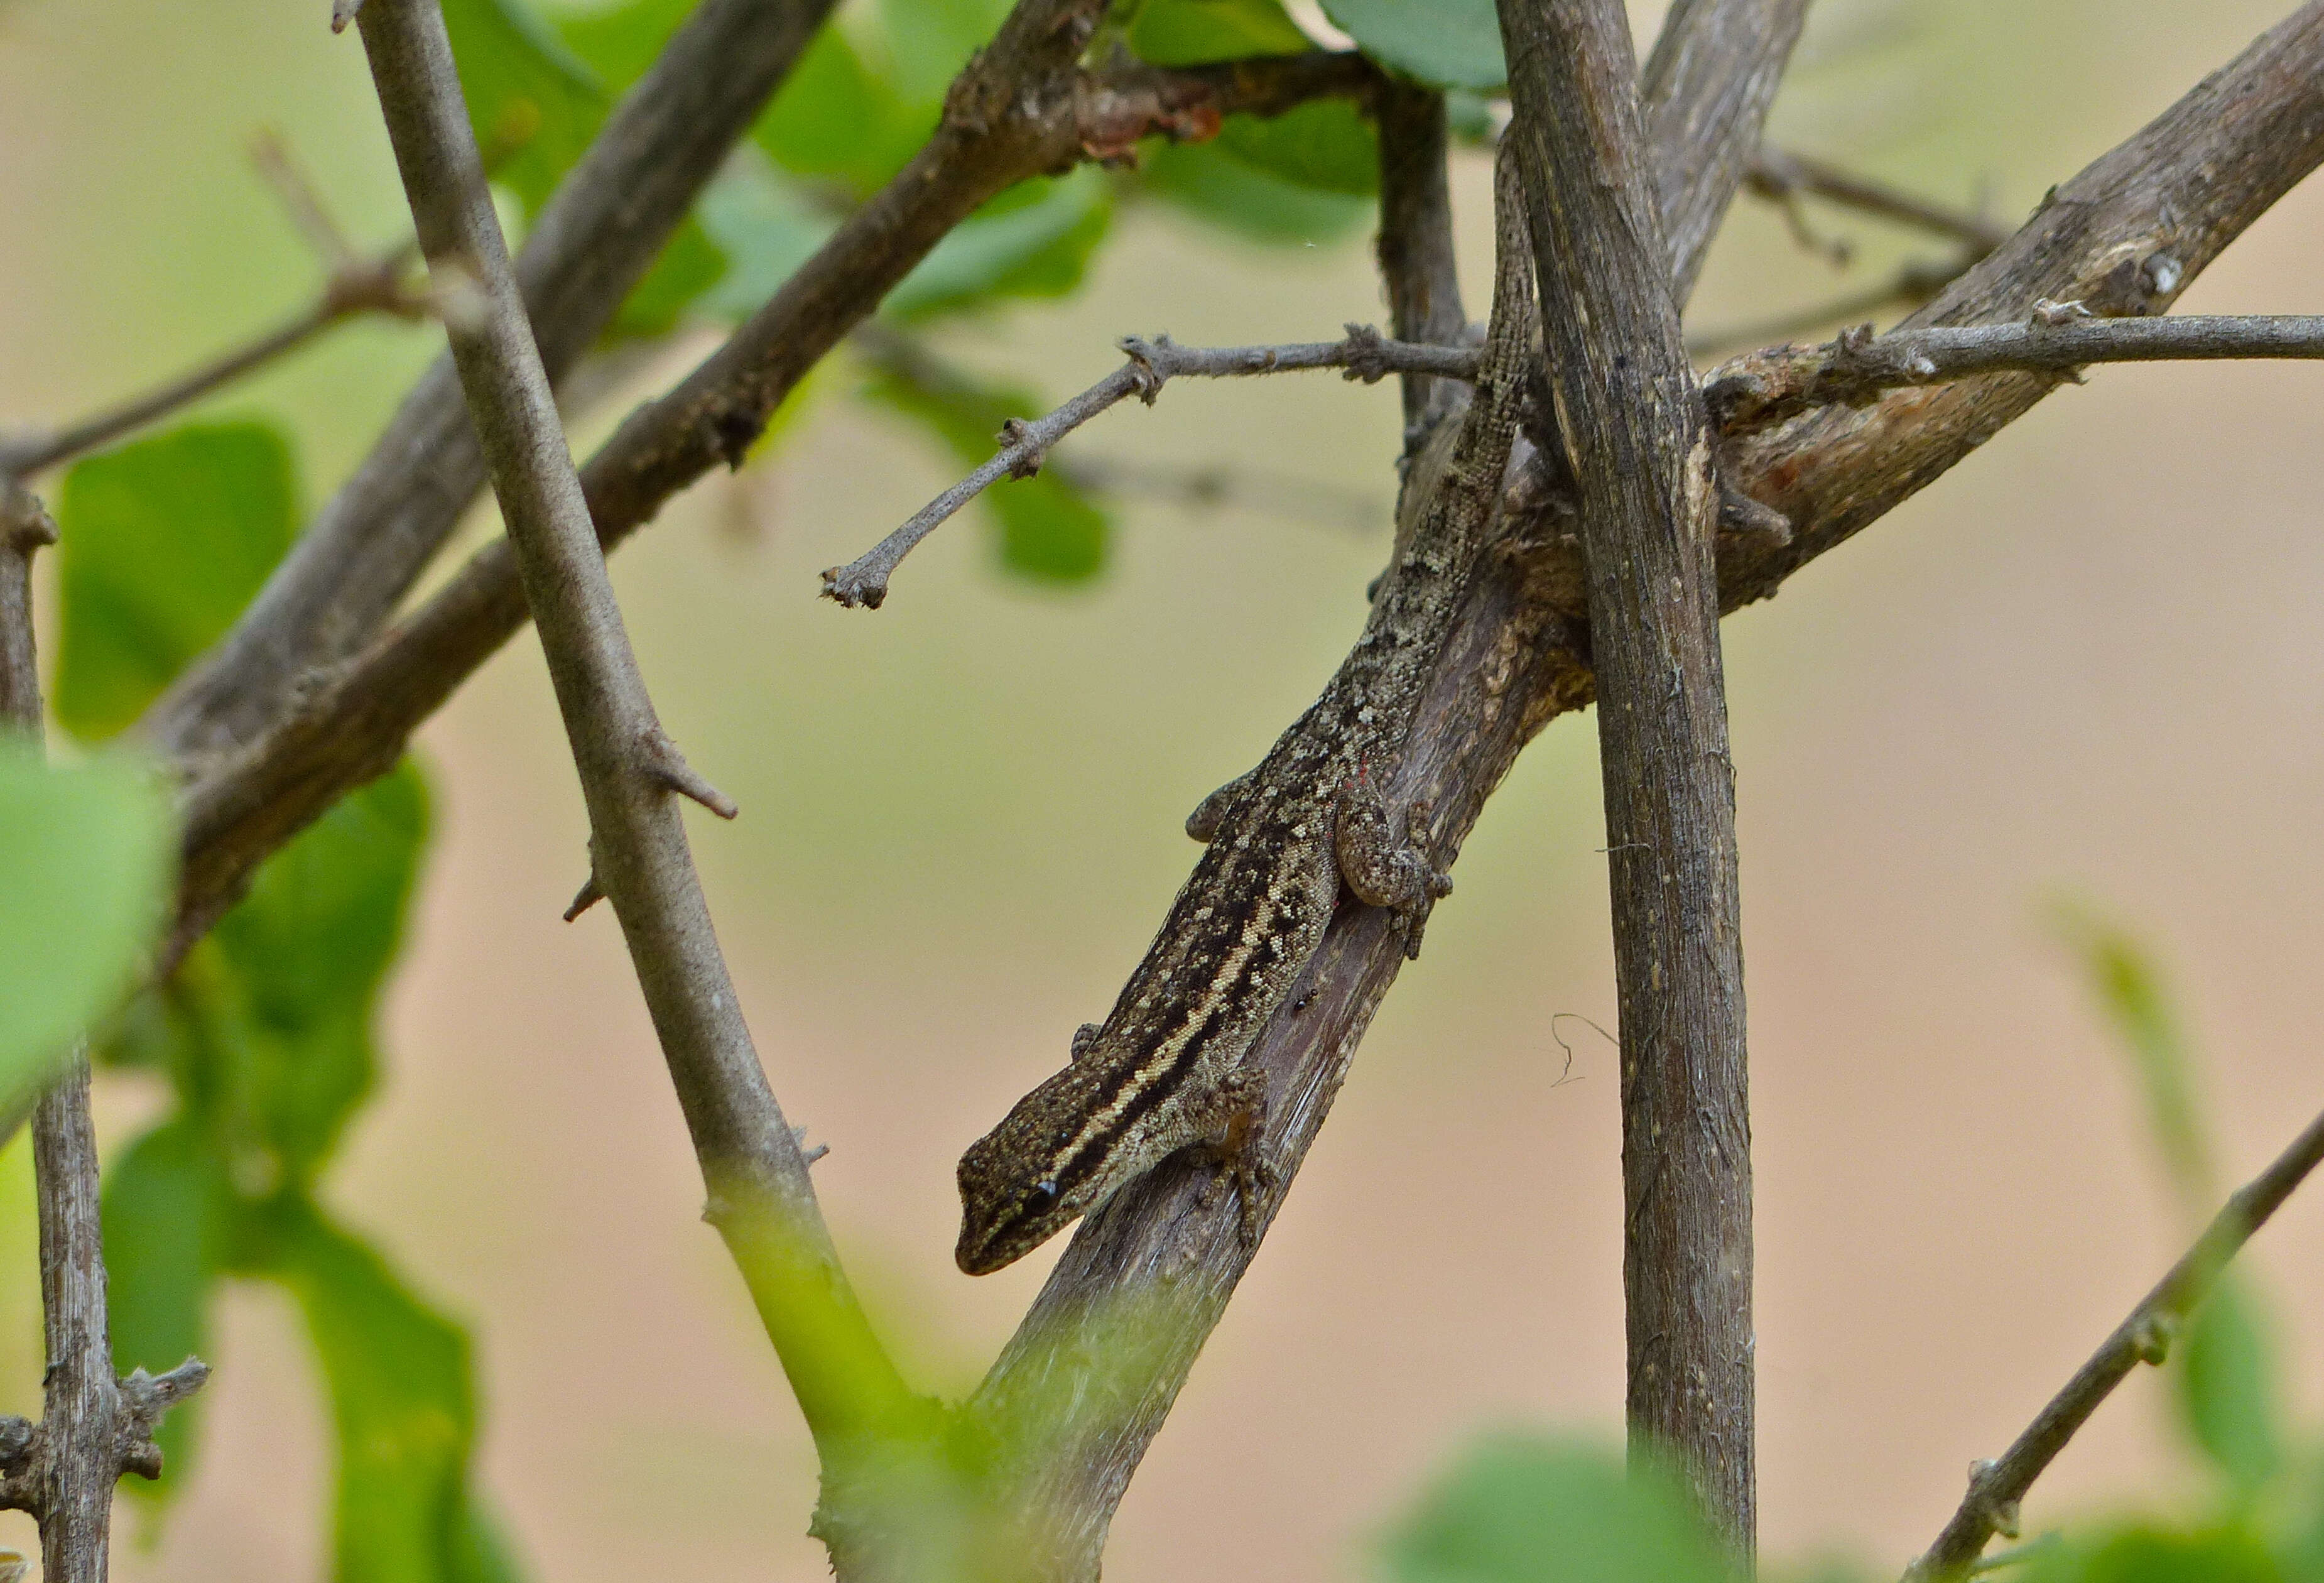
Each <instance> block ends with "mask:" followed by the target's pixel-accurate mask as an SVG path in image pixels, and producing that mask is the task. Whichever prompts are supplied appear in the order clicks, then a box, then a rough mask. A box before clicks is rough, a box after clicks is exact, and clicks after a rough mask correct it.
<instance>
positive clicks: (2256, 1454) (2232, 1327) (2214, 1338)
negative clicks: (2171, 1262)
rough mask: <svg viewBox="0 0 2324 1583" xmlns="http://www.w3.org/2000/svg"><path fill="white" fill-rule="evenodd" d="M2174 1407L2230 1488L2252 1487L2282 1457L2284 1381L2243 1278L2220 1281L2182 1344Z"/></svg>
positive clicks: (2249, 1489)
mask: <svg viewBox="0 0 2324 1583" xmlns="http://www.w3.org/2000/svg"><path fill="white" fill-rule="evenodd" d="M2178 1384H2179V1402H2180V1407H2181V1411H2182V1412H2184V1413H2185V1414H2186V1420H2187V1428H2188V1430H2189V1432H2190V1433H2191V1434H2192V1435H2193V1436H2194V1439H2195V1443H2196V1444H2197V1445H2199V1446H2200V1447H2202V1448H2203V1449H2204V1451H2205V1452H2206V1453H2207V1454H2208V1455H2209V1457H2210V1458H2211V1460H2212V1461H2213V1462H2214V1463H2215V1464H2217V1465H2218V1468H2219V1470H2220V1471H2221V1472H2222V1473H2224V1474H2226V1475H2227V1478H2228V1479H2229V1481H2230V1482H2231V1483H2233V1485H2234V1486H2235V1487H2236V1489H2237V1490H2239V1491H2241V1492H2242V1493H2244V1494H2246V1495H2249V1494H2251V1493H2253V1492H2255V1491H2256V1490H2257V1489H2258V1488H2259V1487H2260V1486H2262V1485H2264V1484H2265V1483H2266V1482H2267V1481H2268V1480H2269V1479H2270V1478H2271V1477H2273V1476H2274V1474H2275V1471H2276V1469H2277V1468H2278V1467H2280V1466H2282V1460H2283V1449H2282V1448H2283V1433H2282V1426H2281V1425H2280V1423H2279V1422H2278V1411H2279V1410H2278V1400H2279V1398H2280V1396H2281V1394H2282V1385H2281V1384H2280V1383H2279V1381H2278V1377H2277V1371H2276V1367H2275V1360H2274V1357H2273V1349H2272V1348H2271V1347H2270V1346H2269V1344H2268V1335H2267V1326H2266V1322H2265V1317H2264V1314H2263V1313H2262V1312H2261V1307H2260V1302H2259V1299H2258V1297H2257V1295H2256V1294H2255V1292H2254V1291H2253V1290H2252V1288H2251V1287H2250V1285H2249V1284H2248V1283H2247V1282H2242V1281H2238V1280H2236V1278H2235V1277H2234V1276H2233V1275H2232V1274H2229V1275H2228V1276H2227V1277H2226V1278H2225V1279H2223V1280H2221V1282H2219V1285H2218V1290H2217V1291H2214V1292H2212V1294H2211V1297H2210V1300H2209V1301H2207V1302H2206V1303H2205V1304H2204V1305H2203V1307H2202V1308H2201V1309H2200V1310H2198V1312H2197V1313H2196V1315H2195V1319H2194V1323H2193V1324H2192V1325H2191V1326H2190V1327H2189V1328H2188V1332H2187V1338H2186V1340H2185V1341H2184V1342H2183V1343H2182V1344H2181V1348H2180V1366H2179V1369H2178Z"/></svg>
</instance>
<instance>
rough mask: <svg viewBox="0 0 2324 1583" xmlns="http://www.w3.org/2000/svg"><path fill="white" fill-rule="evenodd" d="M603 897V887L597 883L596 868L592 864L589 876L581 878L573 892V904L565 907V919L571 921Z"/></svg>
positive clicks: (602, 899)
mask: <svg viewBox="0 0 2324 1583" xmlns="http://www.w3.org/2000/svg"><path fill="white" fill-rule="evenodd" d="M604 899H605V890H604V886H603V885H600V884H598V883H597V870H596V868H595V866H591V868H590V870H589V877H588V878H587V879H586V880H583V881H582V882H581V888H580V889H579V890H577V891H576V892H574V893H573V904H572V905H571V906H569V907H567V908H566V909H565V921H566V922H567V923H570V922H572V921H574V920H575V919H576V918H578V917H580V916H581V914H583V913H584V912H587V911H588V910H589V909H590V908H592V907H594V906H595V905H596V904H597V903H600V902H602V901H604Z"/></svg>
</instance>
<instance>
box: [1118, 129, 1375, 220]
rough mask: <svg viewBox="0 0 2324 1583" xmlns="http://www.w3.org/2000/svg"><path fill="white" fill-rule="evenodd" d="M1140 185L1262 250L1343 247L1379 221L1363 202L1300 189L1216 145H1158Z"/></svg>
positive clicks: (1146, 162) (1147, 157)
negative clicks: (1296, 245) (1293, 245)
mask: <svg viewBox="0 0 2324 1583" xmlns="http://www.w3.org/2000/svg"><path fill="white" fill-rule="evenodd" d="M1140 180H1141V181H1142V183H1143V184H1144V186H1145V187H1146V188H1147V190H1149V191H1151V192H1153V193H1154V194H1155V195H1156V196H1157V197H1160V198H1163V199H1167V200H1168V201H1169V202H1171V203H1172V204H1175V205H1176V206H1177V207H1178V208H1183V209H1185V210H1186V211H1187V212H1188V213H1190V214H1193V215H1195V216H1197V217H1199V218H1202V219H1204V220H1207V221H1209V222H1211V223H1212V224H1213V225H1216V226H1222V227H1225V228H1226V229H1228V230H1230V231H1233V232H1236V233H1238V234H1239V235H1240V236H1246V237H1249V238H1250V239H1251V240H1253V241H1258V242H1267V243H1275V244H1282V243H1288V242H1304V243H1307V244H1309V245H1321V244H1323V243H1327V242H1337V241H1339V240H1341V239H1342V237H1345V236H1348V235H1350V234H1351V232H1353V231H1355V230H1357V229H1358V228H1359V227H1361V226H1363V225H1364V224H1365V223H1366V222H1368V221H1369V219H1370V218H1371V216H1372V205H1371V204H1369V203H1368V202H1366V201H1364V200H1363V199H1358V198H1351V197H1348V196H1346V195H1344V194H1342V193H1336V192H1324V191H1318V190H1315V189H1314V188H1310V187H1298V186H1295V185H1293V184H1292V183H1291V182H1288V181H1283V180H1281V179H1280V178H1278V177H1275V176H1270V175H1268V173H1267V172H1266V171H1261V170H1259V169H1258V168H1256V167H1255V166H1252V165H1250V164H1249V163H1247V162H1244V161H1242V160H1240V159H1238V158H1236V157H1235V156H1234V155H1233V154H1231V153H1227V152H1226V151H1225V150H1223V149H1221V148H1219V147H1218V146H1216V145H1215V144H1214V143H1200V144H1193V143H1158V144H1156V145H1153V146H1152V147H1150V148H1148V150H1147V151H1146V152H1145V153H1144V155H1143V162H1142V167H1141V171H1140Z"/></svg>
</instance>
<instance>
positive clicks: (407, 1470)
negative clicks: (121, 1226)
mask: <svg viewBox="0 0 2324 1583" xmlns="http://www.w3.org/2000/svg"><path fill="white" fill-rule="evenodd" d="M254 1231H255V1233H256V1236H255V1238H254V1240H255V1241H256V1243H257V1245H258V1246H257V1250H256V1251H257V1254H258V1258H259V1261H260V1263H261V1264H262V1266H263V1269H264V1271H265V1273H268V1274H270V1275H272V1277H273V1278H274V1279H276V1280H279V1281H280V1282H282V1284H283V1285H284V1286H285V1287H287V1288H289V1289H290V1291H291V1293H292V1295H293V1296H295V1297H296V1298H297V1299H298V1301H299V1306H300V1310H301V1311H302V1312H303V1313H304V1314H305V1316H306V1319H307V1328H308V1332H309V1335H310V1336H311V1337H312V1338H314V1343H315V1355H316V1360H317V1362H318V1364H319V1365H321V1373H322V1375H323V1379H324V1381H325V1382H326V1384H327V1386H328V1388H329V1391H330V1395H331V1415H332V1419H333V1421H334V1422H335V1424H336V1426H337V1438H338V1448H339V1476H338V1496H337V1516H336V1519H335V1522H334V1524H333V1529H334V1532H333V1537H332V1554H333V1558H334V1560H333V1575H334V1577H335V1578H337V1583H472V1580H473V1583H483V1580H484V1579H487V1578H496V1577H506V1576H508V1575H509V1573H510V1571H511V1569H510V1568H509V1566H508V1564H507V1560H506V1557H505V1554H504V1552H503V1551H501V1549H500V1546H499V1544H498V1541H496V1540H495V1539H494V1538H493V1535H492V1534H491V1533H490V1532H489V1530H485V1529H483V1528H481V1527H480V1524H479V1522H478V1519H477V1514H476V1513H475V1507H474V1505H473V1504H472V1502H471V1500H470V1498H469V1493H468V1461H469V1456H470V1453H471V1451H472V1449H473V1448H474V1445H475V1430H476V1422H475V1418H476V1415H475V1388H474V1384H473V1382H472V1379H471V1365H470V1359H469V1356H468V1338H467V1336H466V1332H464V1331H463V1330H462V1329H461V1328H459V1327H458V1326H457V1325H455V1324H453V1323H452V1322H451V1321H450V1320H448V1319H445V1318H444V1317H443V1316H442V1315H440V1314H438V1313H437V1312H436V1311H434V1310H432V1309H429V1307H427V1306H426V1305H425V1304H423V1303H422V1302H420V1300H419V1299H418V1298H416V1297H414V1296H413V1295H412V1294H411V1292H410V1291H409V1290H408V1289H407V1288H406V1287H405V1286H404V1285H403V1283H402V1282H401V1281H400V1280H399V1279H398V1278H397V1277H396V1275H395V1273H394V1272H393V1271H392V1270H390V1269H389V1268H388V1267H387V1264H386V1263H385V1262H384V1261H383V1259H381V1257H380V1256H379V1254H377V1253H376V1252H374V1250H373V1249H372V1248H371V1247H370V1246H368V1245H366V1244H364V1242H363V1241H361V1240H360V1239H359V1238H357V1237H355V1236H353V1235H352V1234H350V1233H348V1232H347V1231H346V1230H344V1229H342V1228H340V1227H337V1226H334V1225H333V1224H331V1223H330V1222H329V1221H328V1220H327V1219H326V1218H325V1217H323V1215H322V1213H321V1212H320V1211H319V1210H318V1209H316V1208H314V1207H313V1206H312V1205H310V1204H308V1203H305V1202H303V1201H300V1200H295V1199H283V1200H280V1201H278V1202H276V1203H274V1204H272V1205H271V1206H269V1207H268V1209H267V1211H266V1212H265V1214H264V1216H263V1224H262V1225H260V1226H258V1227H254Z"/></svg>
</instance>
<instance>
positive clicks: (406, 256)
mask: <svg viewBox="0 0 2324 1583" xmlns="http://www.w3.org/2000/svg"><path fill="white" fill-rule="evenodd" d="M251 158H252V161H253V162H254V163H255V164H256V165H257V166H258V169H259V172H260V174H262V175H263V176H264V177H265V178H266V180H267V182H268V184H269V185H270V186H272V187H273V189H274V190H275V192H276V194H277V195H278V196H279V197H280V198H281V200H282V204H283V208H285V209H286V210H287V211H288V212H289V214H290V216H291V223H292V224H293V225H295V226H296V227H298V228H299V232H300V235H301V236H304V237H305V238H306V240H307V244H308V245H309V247H311V248H312V249H313V250H314V252H315V255H316V257H317V258H318V260H320V261H321V263H322V265H323V269H324V272H325V278H324V282H323V289H322V291H321V292H318V293H317V295H316V298H315V301H314V302H313V304H312V305H310V306H309V307H308V308H307V309H305V310H303V311H301V312H300V313H298V314H297V315H295V316H293V317H292V318H291V319H285V320H284V321H283V322H282V323H281V324H279V325H277V326H276V327H275V328H274V329H270V330H267V331H265V332H263V333H262V334H260V335H258V336H255V337H253V338H251V339H250V340H249V341H247V342H245V343H244V345H242V346H239V347H234V348H233V349H231V350H229V351H226V352H224V353H222V354H220V355H219V356H217V357H214V358H212V359H211V360H210V361H208V362H207V363H204V364H202V365H201V366H198V367H196V368H194V369H192V370H190V371H189V372H187V373H185V374H182V375H179V376H178V377H177V378H175V379H172V380H171V381H169V382H168V383H166V384H162V385H161V386H160V387H159V388H157V389H154V390H152V391H149V392H147V393H144V394H143V395H140V396H134V397H132V398H131V399H130V400H128V401H126V402H123V403H120V404H119V405H117V406H114V407H109V408H106V410H104V411H102V412H97V413H94V414H92V415H91V416H89V417H87V418H84V419H82V420H80V421H78V422H76V423H71V424H68V425H67V426H66V427H65V428H63V429H61V430H56V431H54V432H51V433H40V434H31V435H23V436H18V437H16V438H14V439H13V440H9V439H0V477H14V478H20V479H29V478H31V477H32V476H33V475H35V474H37V473H41V472H43V471H45V470H47V469H48V468H50V467H56V466H58V465H59V464H60V463H63V462H69V461H71V460H72V459H73V458H76V457H79V456H84V455H86V454H88V452H89V451H92V450H95V449H97V448H99V447H100V446H105V445H109V444H111V443H112V442H113V441H114V440H118V439H120V438H121V437H122V436H123V435H124V434H127V433H129V432H131V431H132V430H137V429H142V428H143V427H144V426H145V425H147V424H148V423H152V422H154V421H157V420H159V419H162V418H166V417H168V416H169V415H170V414H171V413H172V412H177V411H179V410H180V408H183V407H188V406H190V405H192V404H193V403H195V402H198V401H199V400H200V399H201V398H202V397H204V396H206V395H208V394H209V393H211V392H212V391H214V390H217V389H218V388H220V387H221V386H223V385H226V384H232V383H233V382H234V381H235V380H237V379H240V378H241V377H242V376H243V375H246V374H249V373H252V372H254V370H256V369H259V368H263V367H264V366H266V365H267V364H269V363H272V362H273V361H274V360H275V359H276V358H278V357H282V356H288V355H289V354H290V353H291V352H294V351H296V350H298V349H299V348H300V347H303V346H305V345H306V344H307V343H308V342H309V341H310V340H312V339H314V338H316V337H317V336H318V335H320V334H322V333H323V331H325V330H327V329H330V328H331V327H332V326H334V325H337V324H339V323H342V322H344V321H345V320H346V319H353V318H355V317H356V316H358V315H361V314H365V313H383V314H388V315H392V316H393V317H395V318H398V319H418V318H420V317H421V316H422V315H423V314H425V313H427V312H429V310H430V309H431V307H432V304H431V303H430V301H429V299H428V298H427V297H426V296H425V295H424V294H422V293H417V292H411V291H410V290H408V289H407V288H406V286H405V284H404V273H405V272H406V270H407V269H409V267H410V264H411V261H412V259H413V257H414V255H415V252H416V249H415V247H414V245H413V244H412V243H410V241H405V242H401V243H399V244H397V245H395V246H393V247H390V248H387V249H385V250H384V251H383V252H381V253H379V254H378V255H375V256H374V257H371V258H364V257H361V256H359V255H357V254H356V253H355V249H354V248H353V246H351V245H349V243H348V241H347V238H346V233H345V232H343V231H342V230H340V228H339V227H338V225H337V222H335V221H334V220H333V219H332V218H331V217H330V214H329V212H328V211H327V209H325V208H324V207H323V204H322V200H321V199H319V198H318V197H317V196H316V193H315V190H314V188H313V186H312V185H311V184H310V183H309V181H307V179H306V177H305V176H304V175H303V174H302V173H301V172H300V171H299V169H298V167H297V166H296V165H295V164H294V163H292V162H291V157H290V155H289V153H287V152H285V150H284V149H283V147H282V144H281V139H279V138H278V137H275V136H274V135H273V134H266V135H263V136H262V137H260V138H259V139H258V140H257V141H256V142H255V143H254V144H253V145H252V149H251Z"/></svg>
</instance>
